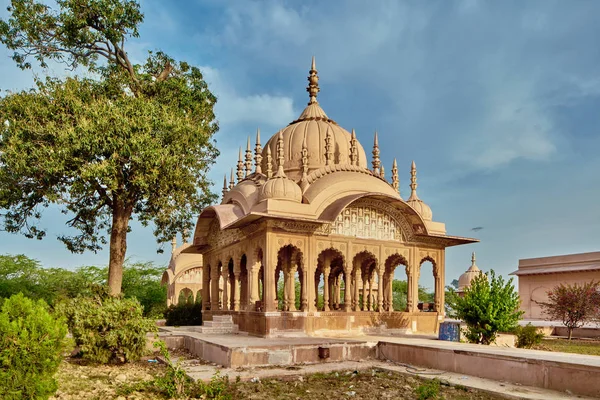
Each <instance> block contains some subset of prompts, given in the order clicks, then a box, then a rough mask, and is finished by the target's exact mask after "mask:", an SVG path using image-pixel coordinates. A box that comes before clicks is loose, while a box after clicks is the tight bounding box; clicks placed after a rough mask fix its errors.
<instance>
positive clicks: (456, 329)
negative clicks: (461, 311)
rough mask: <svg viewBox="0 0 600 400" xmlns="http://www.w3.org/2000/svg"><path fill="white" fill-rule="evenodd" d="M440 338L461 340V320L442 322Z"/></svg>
mask: <svg viewBox="0 0 600 400" xmlns="http://www.w3.org/2000/svg"><path fill="white" fill-rule="evenodd" d="M438 339H439V340H446V341H448V342H460V322H442V323H441V324H440V332H439V335H438Z"/></svg>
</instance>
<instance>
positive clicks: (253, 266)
mask: <svg viewBox="0 0 600 400" xmlns="http://www.w3.org/2000/svg"><path fill="white" fill-rule="evenodd" d="M246 265H248V263H246ZM259 271H260V261H258V260H257V261H254V262H251V263H250V270H249V271H248V287H249V292H250V293H249V294H250V304H248V308H247V309H248V310H252V311H256V302H257V301H259V300H260V295H259V294H258V282H259V278H258V272H259Z"/></svg>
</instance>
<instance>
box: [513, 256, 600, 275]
mask: <svg viewBox="0 0 600 400" xmlns="http://www.w3.org/2000/svg"><path fill="white" fill-rule="evenodd" d="M589 271H600V251H596V252H590V253H579V254H567V255H559V256H550V257H537V258H526V259H521V260H519V269H518V270H516V271H514V272H511V273H510V275H517V276H524V275H543V274H562V273H568V272H589Z"/></svg>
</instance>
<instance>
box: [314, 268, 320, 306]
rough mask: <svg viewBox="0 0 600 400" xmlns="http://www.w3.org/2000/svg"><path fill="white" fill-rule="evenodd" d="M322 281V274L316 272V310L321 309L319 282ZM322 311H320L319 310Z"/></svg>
mask: <svg viewBox="0 0 600 400" xmlns="http://www.w3.org/2000/svg"><path fill="white" fill-rule="evenodd" d="M320 281H321V278H320V274H317V273H316V272H315V309H317V310H318V308H319V282H320ZM318 311H320V310H318Z"/></svg>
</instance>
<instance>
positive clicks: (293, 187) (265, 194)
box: [260, 176, 302, 203]
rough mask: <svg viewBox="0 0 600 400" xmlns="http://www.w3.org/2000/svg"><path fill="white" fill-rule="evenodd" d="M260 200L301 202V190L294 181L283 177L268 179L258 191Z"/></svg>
mask: <svg viewBox="0 0 600 400" xmlns="http://www.w3.org/2000/svg"><path fill="white" fill-rule="evenodd" d="M260 198H261V200H265V199H277V200H289V201H294V202H297V203H301V202H302V190H301V189H300V186H298V185H297V184H296V183H295V182H294V181H292V180H291V179H288V178H287V177H285V176H276V177H274V178H273V179H269V180H268V181H267V182H265V184H264V185H263V187H262V188H261V191H260Z"/></svg>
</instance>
